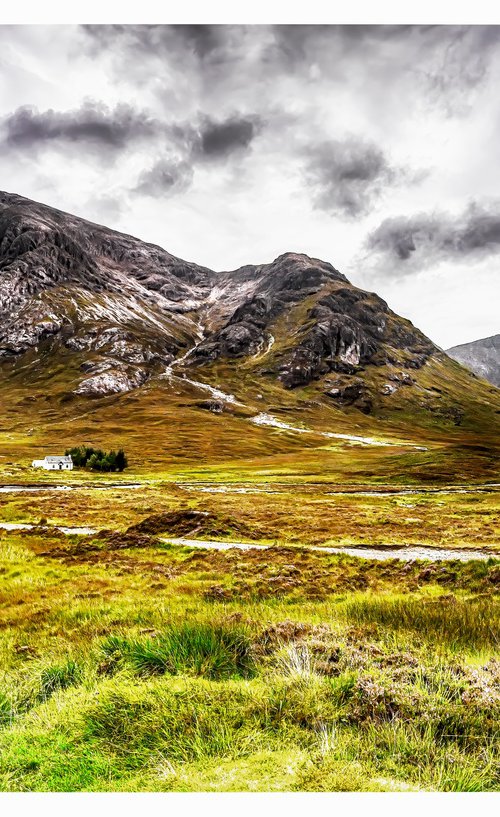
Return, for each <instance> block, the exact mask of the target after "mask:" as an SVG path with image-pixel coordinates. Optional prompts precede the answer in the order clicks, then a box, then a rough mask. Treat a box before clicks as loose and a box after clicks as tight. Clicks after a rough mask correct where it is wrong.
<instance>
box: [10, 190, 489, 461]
mask: <svg viewBox="0 0 500 817" xmlns="http://www.w3.org/2000/svg"><path fill="white" fill-rule="evenodd" d="M499 397H500V392H498V391H497V390H496V389H493V388H488V387H487V386H486V384H484V383H482V382H481V381H479V380H477V379H476V378H475V377H474V376H473V375H472V374H471V373H470V372H468V371H467V370H466V369H464V368H462V367H461V366H460V365H459V364H458V363H456V362H455V361H452V360H451V359H450V358H449V357H448V356H447V355H446V354H444V353H443V352H442V351H441V350H439V349H438V348H437V347H436V346H435V345H434V344H433V343H432V341H431V340H429V338H427V337H425V335H423V334H422V332H420V331H419V330H418V329H417V328H416V327H414V326H413V324H412V323H411V322H410V321H408V320H406V319H404V318H402V317H400V316H398V315H396V314H395V313H394V312H393V311H392V310H391V309H390V308H389V307H388V305H387V303H386V302H385V301H384V300H382V299H381V298H380V297H379V296H378V295H376V294H375V293H373V292H366V291H364V290H361V289H359V288H357V287H355V286H354V285H352V284H351V283H350V282H349V281H348V280H347V279H346V277H345V276H344V275H343V274H342V273H341V272H339V271H338V270H337V269H335V267H333V266H332V265H331V264H330V263H327V262H325V261H321V260H319V259H316V258H310V257H308V256H307V255H303V254H297V253H285V254H283V255H281V256H279V257H278V258H276V259H275V260H274V261H273V262H272V263H269V264H258V265H247V266H244V267H241V268H239V269H237V270H233V271H224V272H215V271H213V270H210V269H208V268H206V267H203V266H200V265H198V264H195V263H191V262H187V261H184V260H182V259H180V258H177V257H176V256H173V255H171V254H170V253H169V252H167V251H166V250H163V249H162V248H161V247H158V246H156V245H153V244H148V243H145V242H143V241H140V240H139V239H137V238H134V237H132V236H129V235H123V234H121V233H118V232H115V231H113V230H109V229H107V228H105V227H103V226H100V225H97V224H92V223H91V222H88V221H85V220H84V219H81V218H77V217H75V216H72V215H70V214H67V213H63V212H61V211H59V210H56V209H54V208H51V207H48V206H46V205H44V204H40V203H37V202H34V201H31V200H29V199H26V198H23V197H21V196H18V195H15V194H10V193H0V431H3V432H5V433H4V437H3V438H2V440H3V445H4V451H5V453H3V454H0V466H1V464H2V463H1V457H4V458H5V459H6V460H9V458H16V459H17V458H18V457H19V451H20V450H21V449H22V450H24V449H26V451H27V452H29V453H27V455H26V456H29V457H30V459H31V458H32V456H34V457H36V456H38V455H39V454H40V453H42V452H43V451H44V450H46V448H47V446H52V447H55V446H56V445H57V446H61V444H64V445H67V444H70V443H79V442H83V441H88V442H93V443H99V442H101V443H102V444H106V445H109V444H116V445H119V444H123V443H125V444H126V445H127V446H128V451H129V453H130V452H131V453H132V454H133V455H135V456H136V457H140V458H141V460H140V461H141V462H142V463H143V467H144V468H146V467H147V465H150V464H154V463H156V464H158V463H165V462H169V461H182V462H196V461H197V460H199V458H200V457H201V458H202V459H203V460H204V461H208V460H210V461H220V460H224V461H229V460H234V458H235V457H236V458H249V457H254V456H259V457H261V456H265V457H274V456H295V455H296V454H297V453H298V452H299V451H300V452H304V451H305V450H310V449H313V448H314V450H316V451H317V455H318V456H319V457H330V454H329V453H328V451H331V446H332V445H337V446H338V445H340V444H339V443H335V444H334V443H333V442H332V439H333V438H335V437H336V436H337V437H338V438H339V439H340V438H343V439H352V440H353V441H356V440H358V438H359V439H361V438H362V436H363V435H364V434H367V435H369V437H370V438H371V436H376V437H377V438H378V437H380V436H385V437H391V438H393V439H397V440H413V441H416V443H418V442H421V441H422V440H425V442H426V443H428V442H429V441H430V440H431V439H435V440H437V441H438V443H436V444H439V445H442V444H444V440H445V439H446V440H447V444H448V441H450V440H451V441H452V444H453V445H455V443H456V441H457V440H459V441H460V445H462V444H463V441H464V440H466V441H467V445H469V444H470V445H473V446H475V448H476V449H477V450H481V452H482V453H481V455H480V456H481V457H482V458H483V459H484V460H487V461H488V463H489V462H490V459H491V458H492V456H493V455H492V454H491V452H490V448H489V447H488V446H489V445H490V441H491V438H492V433H493V432H492V429H495V428H496V427H497V426H498V419H499V418H498V413H499V411H500V404H499ZM220 415H223V417H220ZM443 434H444V435H445V436H443ZM318 435H319V436H318ZM339 435H340V436H339ZM484 435H486V437H487V440H486V444H485V439H484ZM326 437H327V438H328V439H329V442H328V443H327V442H326V441H325V438H326ZM328 446H330V448H328ZM417 447H418V446H417ZM420 447H422V446H420ZM323 449H324V451H323ZM325 452H326V453H325ZM347 453H348V452H347ZM301 457H302V459H301V462H305V461H306V460H305V458H304V457H303V455H301ZM351 459H352V457H351ZM337 461H338V462H340V460H337ZM348 461H349V462H351V460H349V458H346V459H345V462H346V463H347V462H348ZM412 462H413V461H412ZM329 463H330V465H329V466H328V467H331V464H332V463H331V458H330V460H329ZM450 463H451V460H450ZM349 467H350V466H349ZM439 467H441V466H439ZM448 467H450V468H451V465H450V466H448V465H447V468H448ZM488 468H489V465H488ZM431 470H432V469H431ZM425 473H427V472H425ZM429 473H430V471H429ZM457 476H458V473H457Z"/></svg>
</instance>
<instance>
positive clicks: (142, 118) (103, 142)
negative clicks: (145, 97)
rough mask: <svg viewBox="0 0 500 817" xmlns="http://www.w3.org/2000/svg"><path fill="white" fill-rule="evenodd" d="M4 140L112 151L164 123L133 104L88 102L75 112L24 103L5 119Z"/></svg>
mask: <svg viewBox="0 0 500 817" xmlns="http://www.w3.org/2000/svg"><path fill="white" fill-rule="evenodd" d="M1 127H2V131H3V135H4V142H5V143H6V144H7V145H8V146H10V147H16V148H20V149H27V148H34V147H37V146H41V145H44V144H49V143H51V142H58V143H64V142H66V143H79V144H84V145H87V146H94V147H96V146H98V147H102V148H105V149H108V150H111V151H118V150H122V149H123V148H124V147H125V146H126V145H127V144H128V143H130V142H131V141H135V140H138V139H144V138H151V137H152V136H156V135H158V133H159V132H160V131H161V126H160V124H159V123H158V121H157V120H155V119H152V118H151V117H150V116H149V115H148V114H147V113H145V112H144V111H142V112H141V111H136V110H135V109H134V108H132V107H131V106H130V105H127V104H121V105H117V106H116V107H115V108H114V109H110V108H108V107H107V106H106V105H104V104H102V103H99V102H94V101H86V102H84V103H83V104H82V106H81V107H80V108H78V109H76V110H73V111H63V112H61V111H54V110H52V109H50V110H47V111H42V112H40V111H39V110H38V109H37V108H35V107H31V106H23V107H20V108H17V110H15V111H14V112H13V113H11V114H9V115H8V116H6V117H5V118H4V120H3V122H2V126H1Z"/></svg>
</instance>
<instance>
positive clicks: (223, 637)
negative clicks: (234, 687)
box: [102, 622, 255, 680]
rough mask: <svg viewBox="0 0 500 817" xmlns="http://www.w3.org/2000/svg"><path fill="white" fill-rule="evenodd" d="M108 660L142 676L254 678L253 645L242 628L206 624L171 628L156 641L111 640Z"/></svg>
mask: <svg viewBox="0 0 500 817" xmlns="http://www.w3.org/2000/svg"><path fill="white" fill-rule="evenodd" d="M102 649H103V652H104V654H105V655H106V656H107V657H110V658H113V657H114V658H115V660H116V659H117V658H118V657H120V658H121V660H122V661H123V662H124V663H126V664H129V665H130V666H131V667H132V668H133V670H134V671H135V672H136V673H137V674H138V675H141V676H150V675H164V674H168V675H181V674H186V675H195V676H201V677H205V678H210V679H213V680H221V679H227V678H233V677H240V678H248V677H251V676H252V675H253V674H254V670H255V667H254V660H253V654H252V642H251V640H250V638H249V637H248V635H247V633H246V632H245V631H244V630H243V628H241V627H238V626H234V625H233V626H232V627H227V626H224V625H217V624H215V625H213V624H205V623H197V622H194V623H189V622H188V623H183V624H179V625H171V626H170V627H169V629H168V630H165V631H164V632H163V633H162V634H161V635H159V636H158V637H157V638H154V639H153V638H145V639H125V638H123V639H120V638H118V637H116V636H112V637H110V638H108V639H107V640H106V641H105V642H104V643H103V645H102Z"/></svg>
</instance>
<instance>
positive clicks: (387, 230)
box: [365, 201, 500, 277]
mask: <svg viewBox="0 0 500 817" xmlns="http://www.w3.org/2000/svg"><path fill="white" fill-rule="evenodd" d="M365 246H366V248H367V249H368V251H369V253H370V255H371V256H372V257H373V260H374V262H375V266H376V267H377V269H378V270H379V271H380V272H381V273H382V274H385V275H386V276H394V277H403V276H405V275H407V274H410V273H412V272H414V271H416V270H420V269H424V268H426V267H430V266H432V265H434V264H436V263H439V262H440V261H450V260H461V259H464V260H465V259H468V260H471V261H479V260H481V259H482V258H484V257H487V256H489V255H494V254H496V253H499V252H500V201H495V202H489V203H482V204H480V203H477V202H473V203H472V204H470V205H469V206H468V207H467V209H466V210H465V211H464V212H463V213H462V214H461V215H460V216H458V217H456V218H453V217H452V216H451V215H450V214H448V213H437V212H436V213H418V214H415V215H413V216H399V217H397V218H388V219H385V220H384V221H383V222H382V223H381V224H380V225H379V227H377V229H376V230H374V232H372V233H371V234H370V235H369V236H368V239H367V240H366V242H365Z"/></svg>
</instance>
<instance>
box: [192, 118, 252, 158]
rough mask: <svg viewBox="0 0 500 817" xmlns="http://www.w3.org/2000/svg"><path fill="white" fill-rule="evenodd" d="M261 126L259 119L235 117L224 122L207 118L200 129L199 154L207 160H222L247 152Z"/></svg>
mask: <svg viewBox="0 0 500 817" xmlns="http://www.w3.org/2000/svg"><path fill="white" fill-rule="evenodd" d="M259 124H260V120H259V119H258V117H250V116H242V117H240V116H238V115H234V116H230V117H228V118H227V119H225V120H222V121H216V120H214V119H211V118H210V117H207V118H205V119H204V121H203V122H202V124H201V127H200V131H199V147H198V152H199V154H200V155H201V156H203V157H204V158H205V159H221V158H226V157H227V156H229V155H230V154H232V153H235V152H242V151H246V150H247V149H248V148H249V147H250V144H251V142H252V141H253V139H254V138H255V136H256V133H257V128H258V126H259Z"/></svg>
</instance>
